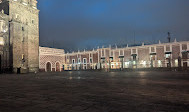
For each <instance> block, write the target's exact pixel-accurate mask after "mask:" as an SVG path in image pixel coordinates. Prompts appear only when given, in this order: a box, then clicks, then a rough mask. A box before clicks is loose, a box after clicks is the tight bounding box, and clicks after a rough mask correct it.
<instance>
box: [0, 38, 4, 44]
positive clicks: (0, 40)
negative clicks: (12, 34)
mask: <svg viewBox="0 0 189 112" xmlns="http://www.w3.org/2000/svg"><path fill="white" fill-rule="evenodd" d="M0 45H4V39H3V37H0Z"/></svg>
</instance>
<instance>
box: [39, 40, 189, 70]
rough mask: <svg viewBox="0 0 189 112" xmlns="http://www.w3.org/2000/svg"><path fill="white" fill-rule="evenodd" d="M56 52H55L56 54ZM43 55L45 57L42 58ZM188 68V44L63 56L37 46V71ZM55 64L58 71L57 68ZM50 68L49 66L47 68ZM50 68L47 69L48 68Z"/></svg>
mask: <svg viewBox="0 0 189 112" xmlns="http://www.w3.org/2000/svg"><path fill="white" fill-rule="evenodd" d="M55 52H58V53H55ZM44 54H45V55H44ZM56 62H59V64H60V66H61V67H62V70H87V69H106V70H108V69H135V68H181V69H188V68H189V41H183V42H177V41H176V40H175V41H174V42H171V43H161V42H159V43H158V44H153V45H144V43H143V44H142V45H141V46H134V47H129V46H127V47H124V48H117V47H114V48H112V47H111V46H110V47H108V48H104V47H102V48H98V49H95V50H91V51H85V50H84V51H78V52H72V53H66V54H65V53H64V50H62V51H61V50H60V49H53V48H44V47H40V70H41V71H57V70H56V67H57V65H56ZM59 64H58V68H59ZM49 66H50V67H49ZM47 68H50V69H47Z"/></svg>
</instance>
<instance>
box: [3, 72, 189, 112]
mask: <svg viewBox="0 0 189 112" xmlns="http://www.w3.org/2000/svg"><path fill="white" fill-rule="evenodd" d="M0 112H189V73H188V72H183V73H181V72H110V73H108V72H87V71H86V72H84V71H83V72H77V71H76V72H62V73H39V74H25V75H0Z"/></svg>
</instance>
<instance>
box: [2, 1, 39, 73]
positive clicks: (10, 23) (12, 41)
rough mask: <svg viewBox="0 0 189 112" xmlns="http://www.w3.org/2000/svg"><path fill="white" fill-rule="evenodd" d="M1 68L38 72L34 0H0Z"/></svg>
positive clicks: (37, 13)
mask: <svg viewBox="0 0 189 112" xmlns="http://www.w3.org/2000/svg"><path fill="white" fill-rule="evenodd" d="M0 69H1V70H0V71H1V72H2V71H13V72H21V73H27V72H38V70H39V10H38V9H37V1H36V0H0Z"/></svg>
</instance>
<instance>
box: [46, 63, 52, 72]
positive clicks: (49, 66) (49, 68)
mask: <svg viewBox="0 0 189 112" xmlns="http://www.w3.org/2000/svg"><path fill="white" fill-rule="evenodd" d="M51 67H52V65H51V63H50V62H47V64H46V71H47V72H51V71H52V69H51Z"/></svg>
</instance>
